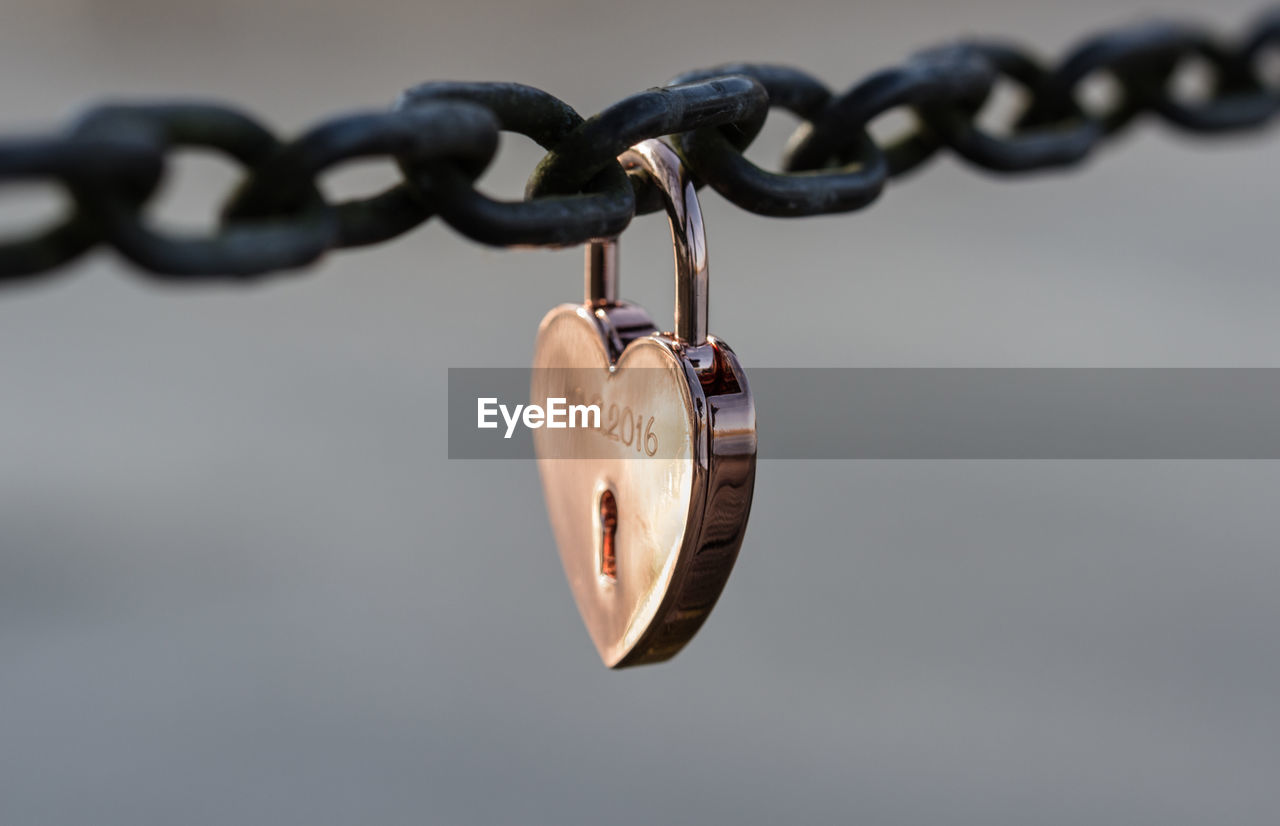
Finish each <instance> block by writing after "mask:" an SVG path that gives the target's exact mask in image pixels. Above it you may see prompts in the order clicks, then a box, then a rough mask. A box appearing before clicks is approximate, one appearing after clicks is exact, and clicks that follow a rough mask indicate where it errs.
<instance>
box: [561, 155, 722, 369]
mask: <svg viewBox="0 0 1280 826" xmlns="http://www.w3.org/2000/svg"><path fill="white" fill-rule="evenodd" d="M618 162H619V163H621V164H622V167H623V168H624V169H626V170H627V172H634V171H637V170H638V171H641V172H643V173H644V174H645V175H647V176H648V177H649V179H650V180H651V181H653V183H654V184H655V185H656V186H657V187H658V190H659V191H660V192H661V193H662V201H663V203H664V204H665V205H666V208H667V217H668V218H669V219H670V222H671V242H672V246H674V247H675V263H676V319H675V322H676V326H675V334H676V338H678V339H679V340H680V341H682V342H684V343H686V344H688V345H690V346H695V347H696V346H699V345H702V344H706V342H707V316H708V313H707V299H708V291H707V287H708V283H709V280H710V276H709V274H708V271H707V236H706V233H705V232H704V231H703V227H702V209H701V207H699V205H698V192H697V190H696V189H695V188H694V186H693V182H692V181H690V180H689V175H688V172H687V171H686V170H685V167H684V164H683V163H682V162H681V160H680V156H679V155H677V154H676V151H675V150H674V149H672V148H671V147H670V146H668V145H667V144H665V143H663V142H662V141H660V140H657V139H653V140H647V141H642V142H641V143H638V144H636V145H635V146H633V147H632V148H630V149H628V150H627V151H626V152H623V153H622V154H621V155H619V156H618ZM585 286H586V295H587V303H589V304H601V303H613V302H616V301H617V300H618V239H616V238H609V239H602V240H598V241H592V242H591V244H590V245H588V247H587V253H586V285H585Z"/></svg>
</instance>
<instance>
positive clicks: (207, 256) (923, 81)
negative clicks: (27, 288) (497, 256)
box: [0, 9, 1280, 282]
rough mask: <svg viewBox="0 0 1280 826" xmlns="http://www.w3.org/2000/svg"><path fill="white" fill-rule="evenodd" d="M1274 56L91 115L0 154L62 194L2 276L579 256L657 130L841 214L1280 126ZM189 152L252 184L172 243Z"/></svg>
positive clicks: (631, 204)
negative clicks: (343, 175) (312, 114)
mask: <svg viewBox="0 0 1280 826" xmlns="http://www.w3.org/2000/svg"><path fill="white" fill-rule="evenodd" d="M1278 51H1280V9H1276V10H1271V11H1269V12H1267V13H1266V14H1264V15H1262V16H1260V17H1259V18H1257V19H1256V20H1255V21H1254V23H1253V24H1252V25H1251V26H1250V27H1249V28H1248V30H1247V32H1246V33H1245V34H1244V35H1243V36H1242V37H1239V38H1237V39H1234V40H1226V39H1220V38H1217V37H1214V36H1213V35H1211V34H1210V33H1208V32H1206V31H1205V30H1203V29H1200V28H1198V27H1195V26H1189V25H1185V24H1180V23H1168V22H1154V23H1147V24H1143V25H1139V26H1132V27H1127V28H1121V29H1114V30H1110V31H1106V32H1103V33H1100V34H1097V35H1094V36H1092V37H1089V38H1086V39H1085V40H1083V41H1082V42H1080V43H1079V45H1077V46H1076V47H1075V48H1073V49H1071V50H1069V51H1068V52H1067V53H1066V54H1065V55H1064V56H1063V57H1062V58H1061V60H1059V61H1058V62H1057V63H1056V64H1048V63H1045V62H1043V61H1042V60H1040V59H1039V58H1037V57H1036V56H1035V55H1033V54H1031V53H1029V52H1027V51H1026V50H1024V49H1022V48H1020V47H1019V46H1017V45H1014V44H1010V43H1004V42H997V41H962V42H958V43H953V44H949V45H946V46H944V47H941V48H935V49H931V50H928V51H924V52H920V53H918V54H916V55H915V56H913V57H911V58H910V59H908V60H907V61H905V62H904V63H902V64H901V65H898V66H894V67H890V68H888V69H884V70H881V71H879V72H876V73H874V74H872V75H870V76H868V77H867V78H866V79H865V80H863V81H861V82H860V83H857V84H855V85H854V86H852V87H851V88H850V89H849V90H848V91H847V92H844V93H843V94H839V95H836V94H833V93H832V92H831V91H830V90H829V89H828V88H827V87H826V86H825V85H824V84H823V83H821V82H820V81H818V80H816V79H815V78H813V77H811V76H810V75H808V74H806V73H804V72H802V71H799V70H797V69H792V68H788V67H784V66H772V65H762V64H750V63H739V64H729V65H723V66H717V67H713V68H710V69H703V70H698V71H693V72H688V73H685V74H683V75H680V76H678V77H676V78H674V79H673V80H672V81H671V83H670V84H668V85H667V86H665V87H661V88H655V89H650V90H647V91H644V92H641V93H639V94H636V95H632V96H631V97H628V98H625V99H623V100H621V101H619V102H618V103H615V104H614V105H612V106H610V107H608V108H607V109H605V110H603V111H602V112H600V113H599V114H597V115H594V116H593V117H590V118H585V119H584V118H583V117H582V116H581V115H579V114H578V113H577V112H576V111H574V109H573V108H572V107H570V106H569V105H568V104H566V103H564V102H563V101H561V100H559V99H557V98H555V97H553V96H552V95H550V94H548V93H546V92H543V91H540V90H538V89H534V88H532V87H529V86H523V85H520V84H516V83H427V84H424V85H421V86H417V87H415V88H413V89H410V90H409V91H407V92H405V93H404V94H403V95H402V96H401V97H400V99H399V101H398V102H397V103H396V105H395V106H394V107H393V108H392V110H391V111H388V112H368V113H357V114H349V115H344V116H340V117H337V118H334V119H332V120H329V121H326V122H324V123H321V124H319V125H317V126H315V127H313V128H312V129H310V130H308V131H306V132H305V133H303V134H302V135H300V136H298V137H297V138H294V139H293V140H291V141H288V142H283V141H281V140H280V139H279V138H277V137H276V136H275V135H274V134H273V133H272V132H271V131H270V130H268V129H267V128H266V127H265V126H263V125H262V124H261V123H259V122H258V121H257V120H255V119H254V118H253V117H251V116H249V115H247V114H244V113H242V112H239V111H237V110H235V109H232V108H229V107H226V106H223V105H220V104H214V103H173V104H127V105H121V104H117V105H107V106H99V107H96V108H94V109H92V110H90V111H88V112H87V113H85V114H84V115H83V116H81V117H80V118H78V119H77V120H76V121H75V122H73V123H72V124H71V125H70V126H69V127H68V128H67V129H66V130H65V131H64V132H62V133H60V134H55V135H50V136H46V137H33V138H5V139H0V185H2V183H3V182H32V181H45V182H53V183H56V184H58V185H60V186H62V187H63V188H64V189H65V190H66V192H67V193H68V194H69V195H70V199H71V207H70V208H69V210H68V214H67V215H66V216H65V217H64V218H63V219H62V220H61V221H60V222H58V223H56V224H54V225H52V226H50V227H48V228H47V229H44V230H42V231H39V232H36V233H34V234H31V235H29V236H28V237H24V238H18V239H10V240H7V241H6V242H4V243H0V281H9V282H13V281H19V280H24V279H30V278H33V277H36V276H39V275H42V274H45V273H49V272H51V271H53V270H56V269H58V268H61V267H64V266H65V265H67V264H69V263H70V262H72V261H74V260H75V259H76V258H78V257H79V256H81V255H83V254H84V253H86V252H88V251H90V250H92V249H94V248H95V247H97V246H101V245H106V246H110V247H112V248H114V249H115V250H117V251H118V252H119V253H120V254H122V255H124V256H125V257H126V258H128V259H129V260H130V261H132V262H133V263H134V264H135V265H137V266H138V267H139V268H140V269H142V270H144V271H147V272H149V273H152V274H154V275H156V276H158V277H163V278H166V279H204V278H228V277H229V278H237V279H249V278H254V277H258V276H262V275H266V274H268V273H272V272H277V271H285V270H293V269H297V268H299V267H303V266H306V265H308V264H311V263H313V262H314V261H316V260H317V259H318V258H320V257H321V256H322V255H323V254H324V253H326V252H327V251H329V250H331V249H338V248H343V247H355V246H361V245H367V244H374V243H379V242H382V241H386V240H389V239H391V238H394V237H397V236H399V235H401V234H403V233H405V232H408V231H409V230H411V229H413V228H414V227H416V226H418V225H419V224H421V223H422V222H424V221H426V220H427V219H428V218H430V217H432V216H433V215H439V216H440V218H442V219H443V220H444V221H446V222H447V223H448V224H449V225H450V226H452V227H453V228H454V229H455V230H457V231H458V232H460V233H462V234H463V235H466V236H467V237H469V238H472V239H474V240H476V241H479V242H481V243H485V244H491V245H496V246H569V245H576V244H582V243H585V242H587V241H589V240H591V239H593V238H601V237H610V236H614V235H617V234H618V233H621V232H622V231H623V230H624V229H625V228H626V227H627V224H628V223H629V222H630V221H631V219H632V217H634V216H635V215H636V214H637V213H644V212H649V211H653V210H655V209H657V208H658V207H659V201H658V199H657V198H656V197H655V193H653V192H651V191H650V190H649V189H648V185H647V184H646V183H645V181H644V180H643V179H640V178H633V179H629V178H628V177H627V174H626V173H625V172H624V171H623V169H622V167H621V166H620V165H619V164H618V163H617V160H616V157H617V155H618V154H619V153H620V152H622V151H623V150H625V149H626V148H628V147H629V146H632V145H634V144H636V143H639V142H640V141H642V140H646V139H649V138H659V137H668V138H670V139H671V141H672V143H673V145H674V146H675V147H676V149H677V150H678V151H679V152H680V154H681V156H682V157H683V158H684V160H685V162H686V163H687V164H688V165H689V166H690V168H691V169H692V171H693V173H694V176H695V178H696V179H697V180H698V182H699V185H702V184H706V185H709V186H711V187H712V188H713V189H715V190H716V191H717V192H719V193H720V194H721V195H723V196H724V197H725V198H726V199H728V200H729V201H731V202H732V203H734V204H736V205H737V206H739V207H741V208H743V209H745V210H748V211H750V212H755V213H759V214H762V215H774V216H783V217H794V216H803V215H821V214H829V213H837V212H848V211H852V210H856V209H860V208H862V207H865V206H867V205H868V204H870V203H871V202H872V201H874V200H875V199H876V198H877V197H878V196H879V195H880V193H881V192H882V191H883V189H884V187H885V185H886V184H887V183H888V182H889V181H890V180H891V179H893V178H895V177H897V176H899V175H902V174H904V173H906V172H909V171H911V170H913V169H916V168H918V167H919V166H921V165H922V164H924V163H925V162H926V161H928V160H929V159H930V158H931V157H933V156H934V155H936V154H937V153H938V152H939V151H941V150H942V149H944V148H945V149H949V150H951V151H952V152H954V153H955V154H956V155H957V156H959V157H961V158H963V159H964V160H966V161H967V162H969V163H971V164H973V165H975V166H977V167H979V168H981V169H985V170H990V171H993V172H999V173H1023V172H1031V171H1034V170H1040V169H1048V168H1053V167H1063V166H1070V165H1073V164H1078V163H1080V162H1081V161H1083V160H1084V159H1085V158H1086V157H1088V156H1089V155H1090V154H1091V153H1092V152H1093V151H1094V150H1095V149H1096V148H1097V147H1098V146H1099V145H1101V144H1102V143H1103V142H1104V141H1105V139H1106V138H1108V137H1110V136H1112V135H1114V134H1116V133H1117V132H1119V131H1120V130H1122V129H1124V128H1125V127H1126V126H1128V125H1129V124H1130V123H1132V122H1133V120H1134V119H1135V118H1137V117H1138V116H1139V115H1142V114H1144V113H1151V114H1154V115H1156V116H1158V117H1160V118H1162V119H1163V120H1164V121H1166V122H1167V123H1169V124H1171V125H1173V126H1175V127H1177V128H1180V129H1183V130H1187V131H1190V132H1195V133H1205V134H1211V133H1221V132H1232V131H1238V130H1245V129H1253V128H1257V127H1260V126H1263V125H1265V124H1267V123H1269V122H1270V121H1271V120H1272V119H1273V118H1275V116H1276V114H1277V112H1278V111H1280V89H1277V88H1276V87H1275V86H1274V85H1273V84H1271V83H1269V82H1268V81H1267V79H1266V78H1265V74H1266V72H1265V71H1264V67H1263V60H1264V58H1265V57H1266V56H1267V54H1268V53H1269V52H1271V53H1275V52H1278ZM1191 61H1197V62H1199V64H1200V65H1201V66H1202V67H1204V68H1205V70H1206V71H1207V72H1208V73H1209V83H1208V89H1207V91H1206V94H1205V95H1203V96H1202V97H1200V98H1198V99H1188V98H1187V97H1186V96H1183V95H1180V94H1178V93H1177V92H1176V91H1175V90H1174V86H1175V80H1176V78H1177V76H1178V74H1179V72H1180V71H1182V69H1183V68H1184V67H1185V66H1186V65H1187V64H1188V63H1189V62H1191ZM1099 75H1106V76H1109V77H1110V78H1111V79H1112V81H1113V85H1114V87H1115V89H1116V90H1117V94H1116V95H1115V96H1114V97H1115V99H1114V100H1113V101H1111V102H1110V104H1109V105H1108V106H1106V107H1104V108H1103V109H1102V110H1101V111H1099V110H1098V109H1096V108H1091V107H1088V106H1086V105H1085V104H1084V102H1083V99H1084V97H1085V95H1084V87H1085V85H1086V84H1087V83H1089V82H1090V80H1091V79H1092V78H1094V77H1097V76H1099ZM1002 81H1004V82H1008V83H1011V84H1013V85H1015V86H1017V87H1019V88H1020V89H1021V90H1022V92H1023V97H1024V99H1025V104H1024V105H1023V107H1022V109H1021V112H1020V114H1018V115H1017V116H1016V117H1015V118H1013V119H1012V122H1011V123H1010V124H1009V125H1008V127H1007V128H1006V129H1003V130H1000V131H990V130H987V129H984V128H983V127H982V126H981V125H979V124H980V119H981V117H982V112H983V110H984V107H985V106H986V104H987V103H988V101H989V100H990V99H991V97H992V93H993V91H994V90H995V89H996V87H997V84H999V83H1000V82H1002ZM773 108H779V109H784V110H786V111H788V112H790V113H791V114H792V115H794V116H795V117H797V118H798V119H799V120H800V121H801V124H800V126H799V128H798V129H797V130H796V132H795V134H794V135H793V136H792V138H791V140H790V141H789V142H788V144H787V148H786V151H785V154H784V157H783V160H782V169H781V171H777V172H774V171H769V170H766V169H762V168H760V167H759V166H757V165H756V164H755V163H753V162H752V161H750V160H748V159H747V158H746V157H745V156H744V155H743V152H744V151H745V150H746V149H747V148H748V147H749V146H750V145H751V142H752V141H753V140H754V139H755V137H756V136H757V135H758V134H759V132H760V130H761V128H762V127H763V125H764V122H765V118H766V117H767V115H768V113H769V110H770V109H773ZM895 109H906V110H908V111H909V112H910V113H911V114H912V115H913V120H914V126H913V128H912V129H911V130H910V132H909V133H908V134H907V135H905V136H903V137H900V138H898V139H896V140H894V141H893V142H892V143H889V144H887V145H881V144H879V143H877V142H876V141H875V140H873V139H872V137H871V134H870V132H869V125H870V123H871V122H872V121H873V120H875V119H876V118H877V117H879V116H881V115H883V114H884V113H886V112H889V111H891V110H895ZM502 131H511V132H518V133H521V134H523V135H526V136H528V137H530V138H532V139H533V140H534V141H536V142H537V143H538V144H540V145H541V146H542V147H543V148H544V149H546V150H547V154H546V156H545V157H544V158H543V159H542V161H541V162H540V163H539V164H538V166H537V168H536V169H535V170H534V172H533V174H532V176H531V177H530V178H529V182H528V186H527V188H526V192H525V198H524V200H519V201H501V200H496V199H493V198H490V197H488V196H487V195H484V194H482V193H481V192H480V191H479V190H478V189H477V188H476V182H477V180H478V179H479V178H480V177H481V176H482V175H483V173H484V171H485V170H486V169H487V168H488V166H489V165H490V163H491V162H492V161H493V158H494V157H495V154H496V152H497V148H498V142H499V134H500V132H502ZM189 146H198V147H205V148H209V149H214V150H217V151H219V152H222V153H224V154H226V155H227V156H229V157H230V158H231V159H232V160H234V161H235V162H236V163H238V164H239V165H240V166H242V167H243V169H244V177H243V179H242V181H241V183H240V186H239V187H238V188H237V189H236V190H235V192H234V193H233V195H232V196H231V198H230V200H229V201H228V202H227V203H226V204H225V205H224V206H223V207H222V209H221V212H220V219H219V221H218V224H217V226H216V228H215V229H214V231H213V233H212V234H211V235H209V236H208V237H182V236H174V235H170V234H166V233H162V232H160V231H158V230H156V229H154V228H152V227H151V226H150V225H149V224H148V223H147V222H146V221H145V220H144V218H143V215H144V213H145V212H146V210H147V206H148V204H149V203H150V201H151V199H152V198H153V196H154V195H155V193H156V191H157V190H158V188H159V185H160V183H161V181H162V180H163V178H164V174H165V168H166V164H167V160H168V158H169V157H170V155H171V154H172V153H173V151H174V150H175V149H177V148H180V147H189ZM359 158H383V159H389V160H392V161H394V163H395V164H396V165H397V167H398V168H399V170H400V171H401V173H402V176H403V180H402V181H400V182H399V183H397V184H396V185H394V186H392V187H391V188H390V189H388V190H386V191H385V192H383V193H381V194H379V195H376V196H374V197H370V198H364V199H360V200H355V201H346V202H340V203H334V202H331V201H329V200H327V199H326V198H325V197H324V196H323V195H322V194H321V192H320V190H319V186H318V184H317V181H318V179H319V177H320V176H321V175H323V174H324V173H325V172H326V171H328V170H330V169H333V168H334V167H336V166H339V165H341V164H343V163H345V162H347V161H350V160H353V159H359Z"/></svg>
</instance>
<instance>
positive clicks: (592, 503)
mask: <svg viewBox="0 0 1280 826" xmlns="http://www.w3.org/2000/svg"><path fill="white" fill-rule="evenodd" d="M621 160H622V161H623V163H624V165H627V166H628V167H630V168H632V169H642V170H644V172H645V173H646V174H650V175H652V176H653V178H654V180H655V181H656V182H658V183H659V184H660V185H661V187H662V189H663V190H664V192H665V193H666V195H667V204H668V213H669V215H670V217H671V225H672V237H673V240H674V246H675V249H676V282H677V319H676V321H677V331H679V330H681V329H684V330H687V331H688V332H689V335H690V336H691V339H686V338H684V336H683V335H680V334H679V332H677V334H676V335H672V334H669V333H661V332H658V329H657V327H656V325H654V324H653V321H652V320H651V319H650V318H649V316H648V315H647V314H646V313H645V312H644V310H643V309H642V308H640V307H638V306H636V305H634V304H630V303H627V302H625V301H616V300H607V299H605V298H604V297H603V296H604V295H605V294H606V293H605V290H606V289H607V288H608V287H609V286H613V287H616V284H617V280H616V275H617V272H616V260H617V259H616V255H615V254H614V252H613V250H614V249H616V248H615V247H614V246H613V245H612V244H607V243H600V244H595V245H593V250H592V251H589V252H588V254H587V277H586V284H587V297H586V301H585V302H584V303H583V304H580V305H575V304H566V305H562V306H560V307H557V308H556V309H554V310H552V311H551V312H550V313H549V314H548V315H547V316H546V318H544V319H543V321H542V324H541V325H540V327H539V329H538V338H537V344H536V346H535V351H534V360H533V366H534V368H535V369H534V378H533V387H532V388H531V401H532V402H533V403H534V404H542V405H545V404H546V400H547V399H549V398H555V397H561V398H568V399H570V400H571V402H581V403H597V404H599V405H600V407H601V408H602V410H605V411H609V412H610V413H616V412H617V411H621V412H622V415H621V417H622V419H623V420H624V421H626V422H630V421H631V420H632V417H633V416H634V417H636V418H635V420H634V421H635V426H634V428H631V429H630V430H629V431H627V430H624V431H622V435H621V437H618V438H612V439H611V438H605V437H606V436H607V435H612V434H611V433H606V432H605V431H603V430H602V429H601V428H569V429H563V430H551V429H546V428H544V429H539V430H535V431H534V445H535V448H536V450H537V454H538V469H539V473H540V475H541V477H542V485H543V491H544V493H545V495H546V500H547V510H548V513H549V515H550V519H551V525H552V529H553V531H554V532H555V536H556V542H557V544H558V546H559V549H560V559H561V562H562V564H563V565H564V570H565V575H566V577H567V578H568V581H569V586H570V588H571V590H572V591H573V595H574V599H575V601H576V602H577V605H578V610H579V612H580V613H581V615H582V618H583V621H584V622H585V624H586V626H587V631H588V633H589V634H590V635H591V639H592V642H593V643H594V644H595V646H596V650H597V651H598V652H599V654H600V657H601V659H602V660H603V661H604V663H605V664H606V665H608V666H610V667H612V668H619V667H624V666H630V665H640V664H643V663H652V662H661V661H663V660H666V659H669V658H671V657H672V656H674V655H675V654H676V653H677V652H679V651H680V649H681V648H683V647H684V645H685V644H686V643H687V642H688V641H689V640H690V639H691V638H692V637H693V635H694V634H695V633H696V632H697V630H698V629H699V628H700V627H701V626H702V623H703V622H704V621H705V620H706V618H707V616H708V614H709V613H710V612H711V609H712V608H713V607H714V606H715V603H716V600H717V599H718V598H719V596H720V592H721V591H722V590H723V588H724V584H725V582H726V581H727V579H728V576H729V573H730V571H731V570H732V568H733V564H734V561H735V560H736V559H737V555H738V549H739V547H740V546H741V543H742V537H743V534H744V532H745V530H746V523H747V517H748V514H749V513H750V510H751V497H752V491H753V487H754V483H755V462H756V431H755V405H754V403H753V401H752V398H751V393H750V390H749V389H748V387H747V383H746V377H745V375H744V373H743V370H742V368H741V366H740V365H739V364H738V361H737V358H736V357H735V356H734V354H733V351H732V350H731V349H729V347H728V346H727V345H725V344H724V343H723V342H721V341H719V340H717V339H716V338H714V337H707V336H706V335H705V329H706V317H707V316H706V297H707V295H706V288H707V256H706V241H705V238H704V235H703V228H702V220H701V213H700V212H699V210H698V208H697V198H696V195H695V193H694V190H693V188H692V186H691V185H690V184H689V183H688V180H687V178H686V177H685V176H684V174H683V172H682V170H681V169H680V165H679V159H678V157H677V156H676V155H675V153H674V152H672V151H671V150H670V148H669V147H666V146H665V144H659V143H657V142H656V141H650V142H646V143H645V144H642V145H641V146H639V147H637V148H636V149H634V150H632V151H630V152H628V153H627V154H626V155H624V156H623V157H622V159H621ZM597 267H599V269H597ZM606 267H608V268H609V269H608V272H607V273H606V272H605V270H604V268H606ZM596 289H598V290H600V292H593V290H596ZM681 310H683V311H684V312H683V314H681V313H680V311H681ZM695 342H696V343H695ZM614 418H615V419H616V416H615V417H614ZM602 424H603V423H602ZM628 433H630V435H629V436H628ZM642 433H643V436H642V435H641V434H642Z"/></svg>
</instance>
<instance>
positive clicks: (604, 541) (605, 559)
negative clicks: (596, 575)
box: [600, 490, 618, 582]
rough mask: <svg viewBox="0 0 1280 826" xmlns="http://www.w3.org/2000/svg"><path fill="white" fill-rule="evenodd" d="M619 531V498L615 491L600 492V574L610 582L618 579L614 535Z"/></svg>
mask: <svg viewBox="0 0 1280 826" xmlns="http://www.w3.org/2000/svg"><path fill="white" fill-rule="evenodd" d="M617 532H618V500H617V499H615V498H614V496H613V491H611V490H606V491H603V492H602V493H601V494H600V575H601V576H602V577H605V578H606V579H608V580H609V581H610V582H616V581H617V579H618V552H617V549H616V548H615V547H614V536H615V534H617Z"/></svg>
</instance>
